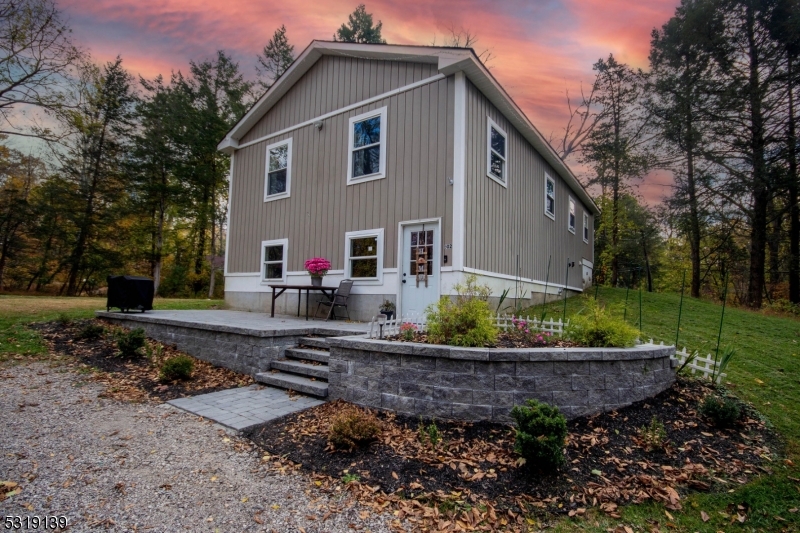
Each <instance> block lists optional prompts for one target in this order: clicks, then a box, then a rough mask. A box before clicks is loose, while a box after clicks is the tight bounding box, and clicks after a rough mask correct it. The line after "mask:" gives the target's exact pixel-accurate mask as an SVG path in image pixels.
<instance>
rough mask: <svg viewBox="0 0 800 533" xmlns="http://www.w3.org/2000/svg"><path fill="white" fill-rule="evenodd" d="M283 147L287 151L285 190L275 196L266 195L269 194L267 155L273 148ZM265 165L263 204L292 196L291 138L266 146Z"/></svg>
mask: <svg viewBox="0 0 800 533" xmlns="http://www.w3.org/2000/svg"><path fill="white" fill-rule="evenodd" d="M283 145H288V147H289V149H288V150H287V152H288V153H287V154H286V190H285V191H283V192H281V193H277V194H272V195H270V194H268V192H269V153H270V151H271V150H274V149H275V148H279V147H281V146H283ZM266 154H267V159H266V164H265V165H264V201H265V202H272V201H274V200H282V199H284V198H289V197H290V196H291V195H292V138H291V137H289V138H288V139H284V140H282V141H278V142H276V143H272V144H270V145H268V146H267V148H266Z"/></svg>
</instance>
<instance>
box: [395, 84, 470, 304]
mask: <svg viewBox="0 0 800 533" xmlns="http://www.w3.org/2000/svg"><path fill="white" fill-rule="evenodd" d="M456 79H458V73H456ZM456 94H458V83H456ZM456 114H458V113H456ZM454 192H455V191H454ZM433 223H435V224H437V231H436V236H435V238H434V241H435V242H434V245H433V249H434V250H436V252H438V254H437V255H438V257H437V258H436V260H434V262H433V264H434V265H436V266H435V267H434V268H438V269H439V276H438V278H439V279H438V281H437V283H436V300H437V301H438V300H439V298H441V296H442V272H452V271H453V270H455V266H451V267H443V266H442V259H441V257H442V217H437V218H418V219H417V220H403V221H401V222H398V223H397V265H398V268H397V294H396V295H395V297H396V299H397V302H396V304H397V309H400V310H401V311H402V309H403V276H402V274H401V272H402V269H401V268H400V266H399V265H401V264H402V263H403V252H405V242H403V227H404V226H417V225H419V224H433ZM453 233H455V230H453ZM445 269H447V270H445ZM436 277H437V276H434V279H435V278H436Z"/></svg>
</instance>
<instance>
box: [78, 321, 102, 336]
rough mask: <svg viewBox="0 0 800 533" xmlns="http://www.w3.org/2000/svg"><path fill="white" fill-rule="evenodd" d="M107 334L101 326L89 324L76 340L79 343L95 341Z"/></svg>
mask: <svg viewBox="0 0 800 533" xmlns="http://www.w3.org/2000/svg"><path fill="white" fill-rule="evenodd" d="M105 332H106V328H104V327H103V326H101V325H100V324H95V323H94V322H89V323H88V324H86V325H84V326H83V327H82V328H81V330H80V331H79V332H78V334H77V335H76V336H75V339H76V340H79V341H93V340H95V339H99V338H100V337H102V336H103V334H104V333H105Z"/></svg>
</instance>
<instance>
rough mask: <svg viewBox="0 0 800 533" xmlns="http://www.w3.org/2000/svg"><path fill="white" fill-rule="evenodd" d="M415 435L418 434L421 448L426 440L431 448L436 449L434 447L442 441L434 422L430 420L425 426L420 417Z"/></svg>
mask: <svg viewBox="0 0 800 533" xmlns="http://www.w3.org/2000/svg"><path fill="white" fill-rule="evenodd" d="M417 433H418V434H419V441H420V443H422V445H423V446H424V445H425V441H426V440H427V441H428V442H430V443H431V446H433V447H434V448H436V445H437V444H439V443H440V442H441V441H442V433H441V432H440V431H439V427H438V426H437V425H436V421H435V420H432V421H431V423H430V424H429V425H427V426H426V425H425V422H423V421H422V417H420V419H419V427H418V428H417Z"/></svg>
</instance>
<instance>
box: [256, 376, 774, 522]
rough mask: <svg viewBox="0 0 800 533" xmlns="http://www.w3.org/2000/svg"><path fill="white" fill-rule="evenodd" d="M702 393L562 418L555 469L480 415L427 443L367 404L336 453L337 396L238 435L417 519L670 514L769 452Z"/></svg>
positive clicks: (751, 427)
mask: <svg viewBox="0 0 800 533" xmlns="http://www.w3.org/2000/svg"><path fill="white" fill-rule="evenodd" d="M710 392H711V390H710V388H709V387H708V386H707V385H705V384H703V383H701V382H699V381H696V380H681V381H679V382H678V383H676V384H675V386H673V387H672V388H671V389H669V390H667V391H665V392H664V393H662V394H660V395H659V396H657V397H655V398H652V399H650V400H648V401H645V402H639V403H637V404H635V405H632V406H630V407H627V408H625V409H622V410H620V411H618V412H612V413H606V414H601V415H596V416H592V417H583V418H579V419H576V420H573V421H571V422H569V423H568V429H569V437H568V444H567V448H566V458H567V465H566V466H565V467H564V468H562V470H561V471H560V472H559V473H557V474H555V475H552V474H551V475H544V474H541V473H539V472H536V471H535V469H531V468H529V467H527V466H520V465H519V464H518V459H519V456H518V455H517V454H516V453H515V452H514V450H513V444H514V431H513V429H512V428H511V427H509V426H504V425H498V424H489V423H477V424H469V423H452V422H450V423H443V422H438V423H436V429H437V431H438V433H439V435H438V438H436V437H435V438H434V439H433V442H432V439H431V437H430V434H431V431H430V424H431V423H430V421H427V422H424V423H423V422H421V421H420V420H415V419H411V418H407V417H402V416H396V415H393V414H389V413H384V412H379V413H376V414H377V416H378V417H379V419H380V420H381V422H382V432H381V435H380V438H379V439H378V440H377V441H376V442H374V443H373V444H372V445H371V446H369V447H368V448H366V449H362V450H357V451H354V452H341V451H336V450H334V449H333V448H332V447H331V446H330V445H329V444H328V438H327V437H328V431H329V427H330V421H331V419H332V417H333V416H334V415H335V414H336V413H337V412H338V411H340V410H341V407H342V406H341V405H340V403H339V402H332V403H328V404H325V405H322V406H319V407H316V408H313V409H310V410H308V411H305V412H302V413H298V414H296V415H292V416H290V417H288V418H286V419H283V420H281V421H278V422H276V423H272V424H268V425H266V426H264V427H261V428H259V429H256V430H253V431H252V433H251V434H250V437H251V438H252V439H253V440H254V441H255V442H256V443H257V444H259V445H260V446H262V447H263V448H264V449H265V450H267V452H268V453H270V454H272V455H274V456H279V457H281V458H284V459H287V460H289V461H292V462H295V463H298V464H300V465H302V468H303V469H306V470H308V471H310V472H313V473H314V474H315V475H317V476H318V481H319V483H320V485H321V486H322V487H323V488H325V487H330V488H331V490H333V487H336V486H338V485H340V484H341V483H343V482H347V487H348V488H349V489H350V490H351V491H352V492H353V493H354V494H355V495H356V496H357V497H359V499H361V500H362V501H365V502H367V503H369V502H372V504H373V505H375V506H379V507H380V506H387V505H391V506H393V507H394V508H395V515H396V516H397V517H398V518H408V519H409V521H411V522H412V523H416V524H418V525H419V526H420V527H432V528H438V529H440V530H459V529H470V528H487V529H493V528H497V527H511V528H512V529H513V528H517V527H520V528H522V527H524V526H527V525H529V524H527V522H526V520H528V519H529V517H530V516H531V515H534V516H535V515H537V513H538V514H539V515H540V516H543V517H545V518H544V519H545V520H550V519H552V518H553V517H554V516H557V515H561V514H564V515H569V516H578V515H583V514H585V513H586V511H587V509H588V508H590V507H594V508H597V509H600V510H602V512H604V513H605V514H606V515H608V516H609V517H611V518H618V517H619V514H618V509H619V506H620V505H623V504H628V503H640V502H645V501H656V502H660V503H662V504H663V505H665V506H666V508H667V509H670V510H672V511H679V510H681V508H682V503H681V501H682V499H683V497H684V495H686V494H687V493H689V492H693V491H727V490H729V488H730V487H734V486H739V485H741V484H744V483H747V482H748V481H749V480H750V479H752V477H754V476H755V475H757V474H761V473H769V472H770V465H771V463H772V462H773V461H775V460H777V458H776V452H777V442H776V439H775V436H774V435H773V434H772V433H771V432H770V431H769V430H768V429H767V428H766V427H765V425H764V423H763V422H762V421H761V420H760V419H759V418H758V416H757V415H756V413H754V412H753V411H752V410H749V409H747V410H746V416H745V417H744V418H743V419H742V421H741V422H740V423H739V424H738V425H737V426H736V427H735V428H732V429H728V430H720V429H717V428H715V427H714V426H713V425H711V424H710V423H709V421H708V420H705V419H704V418H703V417H701V416H699V415H698V413H697V410H696V407H697V405H698V402H699V401H700V400H701V399H702V398H703V397H704V396H705V395H706V394H708V393H710ZM653 418H655V419H657V420H659V421H661V422H662V423H663V424H664V425H665V429H666V434H667V437H666V440H665V441H664V444H663V446H660V447H657V449H655V450H651V449H648V446H647V445H646V443H645V442H644V441H643V439H642V434H641V429H640V428H642V427H643V426H647V425H649V424H650V422H651V421H652V420H653ZM421 426H424V427H426V428H428V431H424V430H423V429H422V427H421ZM741 512H742V513H744V514H745V515H746V513H747V510H743V511H741ZM415 521H416V522H415Z"/></svg>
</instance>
